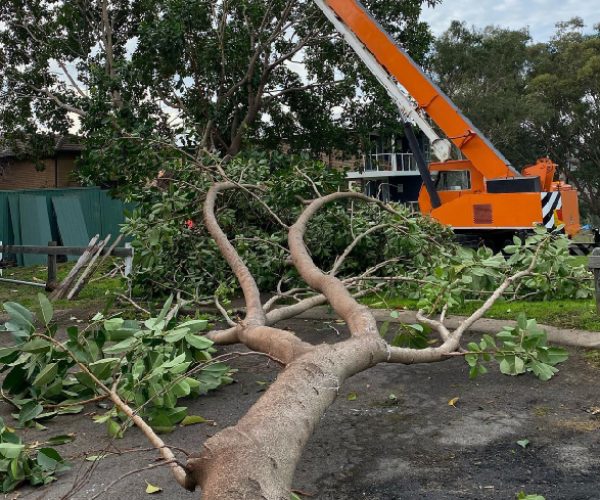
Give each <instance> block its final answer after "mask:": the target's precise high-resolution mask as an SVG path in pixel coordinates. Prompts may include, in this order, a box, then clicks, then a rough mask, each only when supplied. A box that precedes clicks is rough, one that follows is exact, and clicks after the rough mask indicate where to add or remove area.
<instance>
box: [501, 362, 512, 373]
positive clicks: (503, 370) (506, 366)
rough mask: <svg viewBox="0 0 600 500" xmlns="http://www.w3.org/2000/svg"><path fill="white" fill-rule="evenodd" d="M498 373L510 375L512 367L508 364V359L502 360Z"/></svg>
mask: <svg viewBox="0 0 600 500" xmlns="http://www.w3.org/2000/svg"><path fill="white" fill-rule="evenodd" d="M500 372H501V373H503V374H504V375H512V374H513V372H512V366H511V364H510V362H509V361H508V359H506V358H504V359H503V360H502V361H500Z"/></svg>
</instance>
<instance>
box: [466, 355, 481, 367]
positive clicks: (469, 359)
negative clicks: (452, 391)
mask: <svg viewBox="0 0 600 500" xmlns="http://www.w3.org/2000/svg"><path fill="white" fill-rule="evenodd" d="M478 359H479V356H478V355H477V354H467V355H465V361H466V362H467V364H468V365H469V366H470V367H474V366H475V365H476V364H477V360H478Z"/></svg>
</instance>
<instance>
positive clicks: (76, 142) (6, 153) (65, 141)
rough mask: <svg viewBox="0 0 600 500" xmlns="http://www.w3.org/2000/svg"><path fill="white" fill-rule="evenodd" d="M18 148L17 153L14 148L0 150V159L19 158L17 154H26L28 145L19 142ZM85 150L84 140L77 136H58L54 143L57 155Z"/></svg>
mask: <svg viewBox="0 0 600 500" xmlns="http://www.w3.org/2000/svg"><path fill="white" fill-rule="evenodd" d="M0 143H1V142H0ZM17 148H18V149H19V151H17V152H15V151H14V148H13V149H9V148H7V149H0V158H13V157H15V156H17V153H22V152H26V151H27V144H25V143H24V142H22V141H19V142H17ZM84 149H85V146H84V145H83V143H82V139H81V138H80V137H77V136H75V135H63V136H57V137H56V138H55V141H54V152H55V153H65V152H79V151H83V150H84Z"/></svg>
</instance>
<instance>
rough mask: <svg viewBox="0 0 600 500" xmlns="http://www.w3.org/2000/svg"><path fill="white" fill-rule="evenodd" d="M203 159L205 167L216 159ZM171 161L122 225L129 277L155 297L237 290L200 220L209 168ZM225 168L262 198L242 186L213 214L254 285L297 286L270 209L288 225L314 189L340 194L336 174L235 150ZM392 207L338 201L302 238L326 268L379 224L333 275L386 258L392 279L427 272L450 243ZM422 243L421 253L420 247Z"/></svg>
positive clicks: (432, 225)
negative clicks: (131, 255)
mask: <svg viewBox="0 0 600 500" xmlns="http://www.w3.org/2000/svg"><path fill="white" fill-rule="evenodd" d="M205 161H206V164H207V165H210V164H211V162H215V161H216V160H215V158H212V157H210V158H206V160H205ZM172 167H173V168H172V169H171V177H170V178H169V180H164V179H163V181H159V182H158V183H155V185H154V186H150V187H148V188H147V189H145V190H144V191H143V192H142V193H140V194H139V195H138V196H137V197H136V201H137V202H138V208H137V210H136V211H135V212H134V214H133V215H132V217H131V218H130V220H129V221H128V223H127V225H126V226H125V232H126V233H128V234H130V235H131V236H132V237H133V241H134V246H135V247H136V248H135V249H136V252H135V263H136V274H135V280H136V282H137V283H138V284H140V285H143V287H144V289H145V290H152V289H154V290H156V291H157V292H159V293H163V294H164V292H165V290H169V289H171V288H172V287H175V288H177V289H183V290H185V291H186V292H188V293H191V294H194V293H195V292H196V291H199V292H200V296H202V294H207V293H208V294H209V296H210V295H212V293H213V291H214V290H216V289H217V288H220V289H221V290H227V289H233V288H236V287H237V285H236V284H235V279H234V277H233V275H232V274H231V271H230V270H229V268H228V266H227V264H226V263H225V261H224V260H223V259H222V258H221V257H220V256H219V255H218V252H217V250H216V248H215V245H214V242H213V239H212V237H211V236H210V235H209V234H208V232H207V230H206V228H205V227H204V225H203V222H202V219H201V205H202V202H203V199H204V197H205V196H206V191H207V190H208V187H209V186H210V185H211V184H212V182H213V174H212V173H211V171H210V170H208V171H207V169H206V165H205V166H201V165H194V164H191V163H177V164H173V165H172ZM225 168H226V172H227V176H228V178H230V179H235V180H236V181H237V182H239V183H250V184H252V185H258V186H259V187H260V191H259V193H260V194H259V196H260V202H259V201H258V200H257V198H256V197H254V196H252V195H251V194H250V193H249V192H247V191H244V190H241V191H238V192H236V193H233V194H227V195H226V196H225V197H224V198H225V199H224V200H223V202H222V203H223V204H222V205H221V206H220V207H219V212H218V216H219V222H220V224H221V226H222V227H223V230H224V231H225V232H226V233H227V234H228V235H229V236H230V237H231V240H232V243H233V244H234V246H235V248H236V249H237V250H238V252H239V253H240V255H241V256H242V258H243V259H244V261H245V262H246V263H247V265H248V267H249V268H250V270H251V271H252V272H253V274H254V276H255V277H256V280H257V282H258V285H259V286H260V288H261V290H263V291H264V292H274V291H276V289H277V286H278V283H279V282H280V280H281V281H282V285H283V287H284V289H289V288H294V287H297V286H304V285H302V283H301V281H300V280H299V278H298V274H297V272H296V271H295V270H294V269H293V267H292V266H290V265H289V263H288V257H289V250H288V248H287V230H286V227H284V226H282V225H281V224H280V223H279V222H278V221H277V220H276V219H275V218H274V217H273V215H272V214H276V215H277V217H278V219H279V221H280V222H281V223H283V224H284V225H286V226H289V225H291V224H292V223H293V221H294V220H295V218H296V217H297V216H298V214H299V213H300V212H301V210H302V208H303V206H304V204H303V202H302V200H310V199H313V198H315V196H317V192H318V193H320V194H323V195H326V194H330V193H334V192H337V191H343V190H344V189H345V185H346V181H345V179H344V173H343V172H340V171H337V170H332V169H329V168H327V167H326V166H325V165H324V164H323V163H321V162H316V161H314V160H310V159H308V158H306V157H301V156H298V157H294V156H289V155H280V154H271V155H266V154H264V153H259V152H255V153H251V154H246V155H241V156H239V157H237V158H236V159H234V160H233V161H232V162H229V163H228V164H227V165H226V167H225ZM266 207H268V209H270V211H271V213H269V211H268V210H267V208H266ZM396 208H397V210H399V211H400V212H401V213H403V214H404V217H403V218H398V217H394V216H392V215H391V214H388V213H385V212H384V211H381V210H380V209H379V208H374V207H370V206H368V205H365V204H344V203H340V204H335V205H332V206H330V207H328V208H327V209H324V210H322V211H321V212H320V213H319V214H318V215H317V216H315V218H314V220H313V221H312V222H311V225H310V227H309V231H308V233H307V235H306V238H307V241H308V242H310V245H311V252H312V256H313V258H314V260H315V262H317V263H318V264H319V265H320V266H322V268H324V269H331V267H332V266H333V265H334V263H335V261H336V258H338V257H339V256H341V255H342V254H343V252H344V250H345V249H346V248H347V247H348V246H349V245H350V244H351V243H352V242H353V240H354V239H355V237H356V236H357V235H360V234H362V233H363V232H365V231H367V230H368V229H369V228H372V227H375V226H381V227H380V229H379V230H378V231H374V232H373V233H371V234H370V235H369V236H368V237H365V238H362V239H360V240H359V241H358V242H357V243H356V246H355V247H354V249H353V251H352V253H351V254H350V255H349V256H348V258H346V259H345V260H344V263H343V265H342V266H341V268H340V270H339V274H340V275H341V276H346V277H349V276H355V275H357V274H360V273H362V272H364V271H366V270H368V269H369V268H371V267H373V266H376V265H377V264H378V263H380V262H381V261H389V262H388V265H387V266H386V269H385V271H386V272H388V273H391V275H395V276H400V275H414V274H418V272H421V271H423V272H427V270H428V269H430V268H431V266H433V263H434V262H438V261H439V259H442V258H445V257H444V248H445V247H447V246H450V247H454V244H453V243H452V241H451V233H450V231H449V230H448V229H446V228H444V227H442V226H441V225H440V224H438V223H437V222H435V221H433V220H431V219H429V218H424V217H420V216H409V213H408V211H407V210H406V209H405V208H403V207H400V206H398V207H396ZM376 229H377V228H376ZM426 246H429V251H428V255H425V254H424V252H423V249H424V248H425V247H426ZM440 265H442V264H440Z"/></svg>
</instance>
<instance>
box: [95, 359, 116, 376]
mask: <svg viewBox="0 0 600 500" xmlns="http://www.w3.org/2000/svg"><path fill="white" fill-rule="evenodd" d="M119 361H120V359H119V358H104V359H100V360H98V361H95V362H94V363H90V364H89V365H88V368H89V369H90V371H91V372H92V373H93V374H94V375H95V376H96V377H98V378H99V379H100V380H104V379H106V378H108V377H110V375H111V374H112V372H113V370H114V369H115V367H116V366H117V364H118V363H119Z"/></svg>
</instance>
